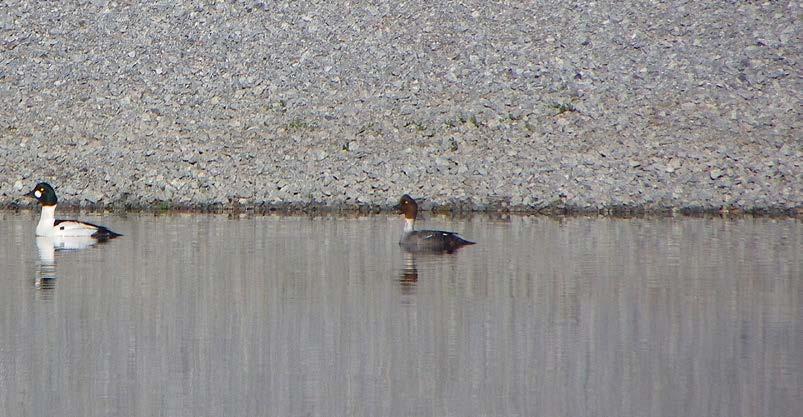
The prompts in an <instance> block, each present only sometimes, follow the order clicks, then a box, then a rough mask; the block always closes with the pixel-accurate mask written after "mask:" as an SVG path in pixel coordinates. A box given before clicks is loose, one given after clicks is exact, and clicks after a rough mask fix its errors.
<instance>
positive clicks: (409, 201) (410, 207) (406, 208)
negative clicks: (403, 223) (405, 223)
mask: <svg viewBox="0 0 803 417" xmlns="http://www.w3.org/2000/svg"><path fill="white" fill-rule="evenodd" d="M399 212H400V213H401V214H402V215H404V218H405V219H407V220H415V216H416V215H417V214H418V204H416V202H415V200H413V198H412V197H410V196H409V195H407V194H405V195H403V196H402V198H401V200H399Z"/></svg>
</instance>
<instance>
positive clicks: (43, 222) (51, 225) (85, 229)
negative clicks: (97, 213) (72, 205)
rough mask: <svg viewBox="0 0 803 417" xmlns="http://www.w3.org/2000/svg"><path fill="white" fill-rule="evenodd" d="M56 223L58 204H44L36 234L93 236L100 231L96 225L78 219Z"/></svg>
mask: <svg viewBox="0 0 803 417" xmlns="http://www.w3.org/2000/svg"><path fill="white" fill-rule="evenodd" d="M55 223H56V206H42V214H41V216H40V217H39V224H37V225H36V236H51V237H81V236H92V235H93V234H94V233H95V232H97V231H98V228H97V227H95V226H92V225H90V224H86V223H81V222H76V221H63V222H60V223H59V224H58V226H55Z"/></svg>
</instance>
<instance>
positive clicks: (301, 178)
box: [0, 0, 803, 216]
mask: <svg viewBox="0 0 803 417" xmlns="http://www.w3.org/2000/svg"><path fill="white" fill-rule="evenodd" d="M437 3H438V4H431V2H427V1H423V0H419V1H412V2H402V3H399V2H380V3H379V4H377V3H372V4H370V5H357V4H355V3H352V2H348V1H334V2H323V1H320V2H318V1H310V2H292V1H284V2H282V1H278V2H258V1H257V2H253V1H250V2H225V3H223V2H218V3H213V4H204V5H199V4H197V3H194V2H174V3H170V4H167V3H165V4H152V5H130V4H127V3H125V4H124V2H119V3H118V2H83V3H82V4H79V2H70V4H61V3H58V4H53V5H50V6H48V7H41V5H37V4H32V3H29V2H23V1H10V2H4V4H3V5H2V6H0V10H2V13H0V31H1V32H0V33H2V37H1V38H0V42H1V43H0V98H2V100H0V207H5V208H20V207H31V206H32V203H33V202H32V201H27V200H25V199H23V198H22V197H21V194H23V193H24V192H26V191H28V190H30V189H31V188H32V187H33V185H34V184H35V183H36V182H38V181H48V182H50V183H51V184H52V185H53V186H54V187H55V188H56V192H57V193H58V195H59V198H60V204H61V205H62V206H71V207H83V208H96V209H104V208H106V209H109V208H111V209H124V210H143V209H145V210H154V209H155V210H163V209H182V210H199V211H205V210H207V211H208V210H211V211H219V210H238V211H239V210H246V211H249V210H251V211H258V212H259V211H270V210H302V211H337V210H362V211H378V210H388V209H390V208H391V207H392V206H393V205H395V204H396V202H397V200H398V198H399V197H400V196H401V195H402V194H403V193H410V194H411V195H413V196H414V197H417V198H423V199H425V202H424V208H425V209H436V210H453V211H520V212H541V213H572V212H582V213H606V214H628V213H666V212H670V213H678V212H679V213H700V212H737V213H741V212H746V213H754V214H785V215H795V216H799V215H801V214H802V212H803V167H801V163H802V162H801V161H803V140H801V137H800V133H799V132H800V125H801V120H803V118H802V117H801V105H800V103H801V78H802V77H801V75H802V74H801V69H800V68H801V66H800V58H801V49H803V42H801V37H800V34H799V33H798V32H799V31H798V30H797V28H798V26H799V25H798V23H799V21H800V17H801V13H800V4H799V3H796V2H784V1H781V2H764V3H760V2H730V3H727V4H725V2H716V4H713V3H712V4H708V3H707V2H687V3H684V2H672V3H655V2H628V3H626V4H620V3H618V2H572V1H562V2H551V1H547V2H527V4H507V3H506V2H493V3H489V2H482V1H460V2H458V1H444V2H437ZM514 3H518V2H514ZM522 3H523V2H522ZM701 3H702V4H701Z"/></svg>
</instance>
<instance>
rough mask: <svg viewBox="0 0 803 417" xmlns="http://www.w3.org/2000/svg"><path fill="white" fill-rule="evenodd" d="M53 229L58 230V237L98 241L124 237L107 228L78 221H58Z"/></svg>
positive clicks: (54, 223)
mask: <svg viewBox="0 0 803 417" xmlns="http://www.w3.org/2000/svg"><path fill="white" fill-rule="evenodd" d="M53 227H54V228H55V229H56V236H74V237H80V236H89V237H92V238H95V239H98V240H106V239H113V238H115V237H117V236H122V235H121V234H119V233H116V232H113V231H111V230H109V229H108V228H106V227H105V226H100V225H97V224H94V223H89V222H82V221H78V220H56V221H55V222H53Z"/></svg>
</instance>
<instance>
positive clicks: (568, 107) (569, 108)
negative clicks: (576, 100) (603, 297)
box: [550, 102, 577, 116]
mask: <svg viewBox="0 0 803 417" xmlns="http://www.w3.org/2000/svg"><path fill="white" fill-rule="evenodd" d="M550 107H552V108H553V109H555V110H557V111H558V112H557V113H556V114H555V116H558V115H561V114H563V113H566V112H576V111H577V107H574V105H573V104H572V103H569V102H566V103H560V102H556V103H552V105H550Z"/></svg>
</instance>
